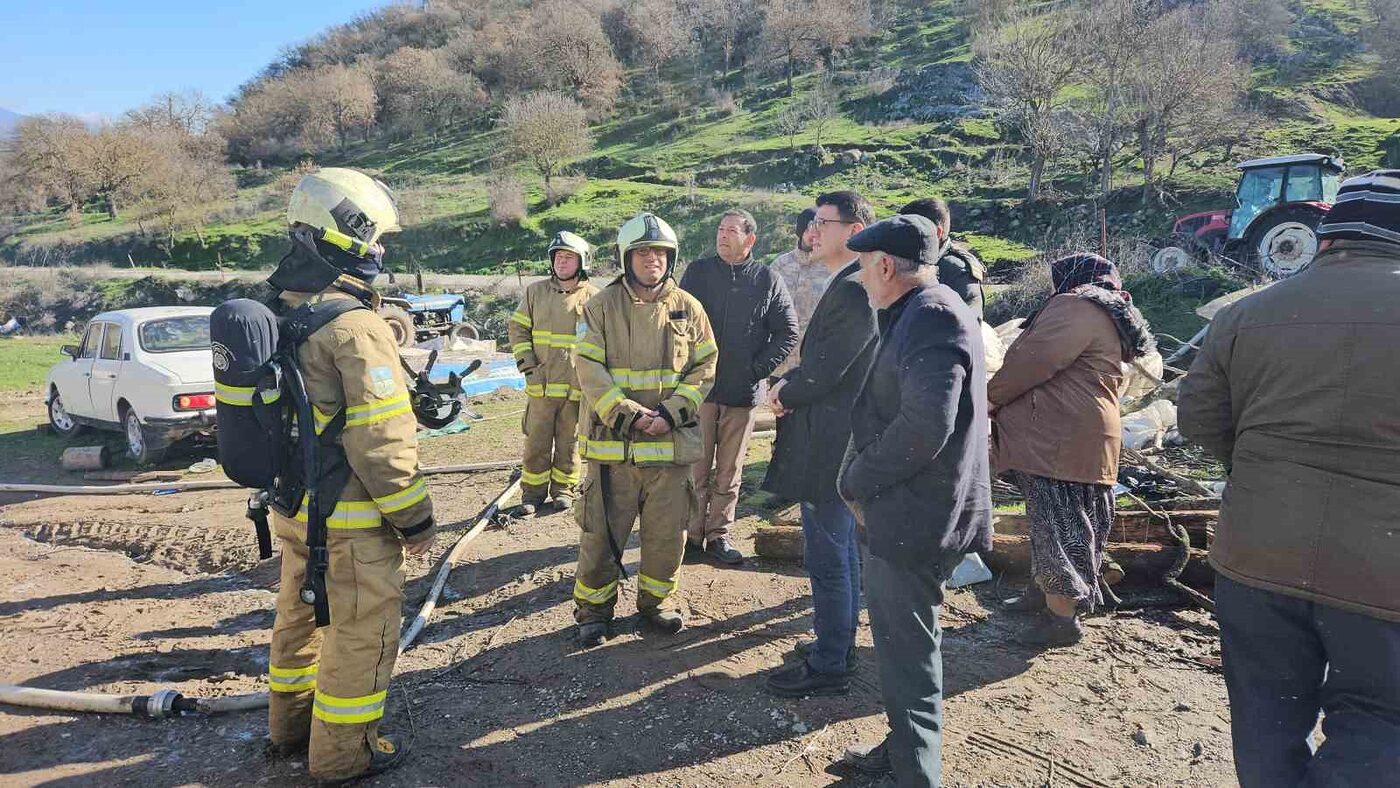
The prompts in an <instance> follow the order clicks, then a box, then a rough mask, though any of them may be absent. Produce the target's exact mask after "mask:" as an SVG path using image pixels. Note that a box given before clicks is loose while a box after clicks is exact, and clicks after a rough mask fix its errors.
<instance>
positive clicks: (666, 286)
mask: <svg viewBox="0 0 1400 788" xmlns="http://www.w3.org/2000/svg"><path fill="white" fill-rule="evenodd" d="M613 284H621V285H622V286H623V287H624V288H626V289H627V295H629V296H631V297H632V302H633V303H637V304H644V303H650V302H648V301H647V300H646V299H644V298H642V297H641V296H639V295H637V291H636V290H633V289H632V283H631V282H630V281H628V279H627V275H626V274H623V275H622V276H619V277H618V278H617V279H616V280H615V281H614V282H613ZM675 289H676V280H675V278H674V277H669V276H668V277H666V278H665V279H663V280H662V281H661V292H659V293H657V294H656V300H657V301H660V300H661V299H663V298H665V297H666V296H668V295H670V294H671V291H672V290H675Z"/></svg>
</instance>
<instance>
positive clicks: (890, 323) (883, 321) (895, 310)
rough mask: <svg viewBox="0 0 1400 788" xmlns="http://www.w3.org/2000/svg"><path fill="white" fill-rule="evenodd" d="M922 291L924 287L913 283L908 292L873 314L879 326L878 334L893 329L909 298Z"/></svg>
mask: <svg viewBox="0 0 1400 788" xmlns="http://www.w3.org/2000/svg"><path fill="white" fill-rule="evenodd" d="M922 292H924V288H923V287H922V286H920V285H915V286H913V287H911V288H909V292H907V293H905V294H904V295H902V296H900V297H899V298H898V299H897V300H896V301H895V302H894V303H893V304H890V305H889V306H887V307H885V308H884V309H881V310H880V311H879V312H878V313H877V314H876V315H875V320H876V322H877V323H878V324H879V326H880V336H885V335H886V334H888V333H889V332H890V331H891V330H893V329H894V326H895V324H896V323H898V322H899V318H900V317H901V316H902V315H903V314H904V308H905V307H907V306H909V301H910V299H912V298H913V297H914V296H916V295H918V294H919V293H922Z"/></svg>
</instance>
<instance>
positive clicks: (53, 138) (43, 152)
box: [12, 115, 92, 222]
mask: <svg viewBox="0 0 1400 788" xmlns="http://www.w3.org/2000/svg"><path fill="white" fill-rule="evenodd" d="M90 134H91V132H90V131H88V128H87V126H85V125H84V124H83V122H82V121H81V120H78V119H77V118H75V117H72V116H69V115H38V116H31V117H26V118H24V119H23V120H21V121H20V122H19V124H18V125H17V126H16V127H15V135H14V142H13V146H14V147H13V151H14V153H13V159H12V162H13V164H12V166H13V167H14V170H15V177H17V178H20V179H22V180H23V182H24V184H25V186H26V187H27V188H28V189H30V190H31V191H32V192H33V193H34V194H36V195H40V199H42V200H44V201H47V200H49V199H53V200H56V201H57V202H58V203H59V205H61V206H62V207H63V208H64V210H66V211H67V212H68V216H69V219H70V220H71V221H74V222H77V220H78V217H79V215H80V214H81V211H82V205H83V203H84V202H85V201H86V200H87V199H88V197H90V196H91V195H92V182H91V181H90V180H89V178H88V173H87V170H86V168H85V166H84V163H85V156H86V146H87V138H88V136H89V135H90Z"/></svg>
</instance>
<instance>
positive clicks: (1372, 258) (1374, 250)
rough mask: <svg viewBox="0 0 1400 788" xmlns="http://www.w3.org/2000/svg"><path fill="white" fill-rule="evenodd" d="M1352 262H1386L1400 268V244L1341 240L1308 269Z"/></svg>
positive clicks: (1333, 243)
mask: <svg viewBox="0 0 1400 788" xmlns="http://www.w3.org/2000/svg"><path fill="white" fill-rule="evenodd" d="M1362 258H1369V259H1362ZM1350 262H1368V263H1372V262H1385V263H1389V264H1392V265H1396V266H1398V267H1400V244H1393V243H1388V242H1386V241H1363V240H1361V239H1359V238H1339V239H1337V240H1335V241H1333V242H1332V245H1331V246H1329V247H1327V249H1325V250H1324V251H1322V252H1320V253H1319V254H1318V255H1317V257H1316V258H1314V259H1313V261H1312V263H1311V264H1309V265H1308V268H1317V267H1319V266H1325V265H1335V264H1337V263H1350ZM1303 270H1305V271H1306V270H1307V269H1306V268H1305V269H1303Z"/></svg>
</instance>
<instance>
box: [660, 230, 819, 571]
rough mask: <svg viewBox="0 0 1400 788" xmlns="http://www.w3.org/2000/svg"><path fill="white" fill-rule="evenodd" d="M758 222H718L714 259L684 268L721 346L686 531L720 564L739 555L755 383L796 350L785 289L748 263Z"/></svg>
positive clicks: (685, 282) (690, 547)
mask: <svg viewBox="0 0 1400 788" xmlns="http://www.w3.org/2000/svg"><path fill="white" fill-rule="evenodd" d="M757 241H758V223H757V222H755V221H754V218H753V214H751V213H749V212H748V211H745V210H742V209H738V208H734V209H730V210H728V211H725V212H724V215H723V216H721V217H720V222H719V229H718V230H717V231H716V232H715V251H716V255H715V256H714V257H706V258H703V259H700V260H696V261H695V262H693V263H691V264H690V266H689V267H687V268H686V269H685V275H684V276H682V277H681V289H683V290H685V291H687V292H689V293H690V294H691V295H693V296H695V297H696V298H697V299H698V300H699V301H700V304H701V306H703V307H705V314H707V315H709V316H710V323H711V325H712V326H713V327H714V331H715V340H716V341H717V342H718V343H719V369H718V371H717V372H716V373H715V386H714V388H713V389H711V390H710V394H709V396H708V397H706V398H705V403H704V404H703V405H701V406H700V434H701V439H702V444H701V454H700V461H699V462H697V463H695V465H694V466H693V467H692V472H691V479H692V481H693V482H694V483H695V492H696V496H697V497H698V498H699V501H700V505H699V506H698V507H697V508H696V511H695V514H694V516H693V517H691V520H690V523H689V526H688V529H687V530H688V531H689V535H688V539H687V540H686V549H687V552H689V553H691V554H692V555H697V556H698V555H699V554H702V553H703V554H704V555H707V556H709V557H710V558H711V559H713V560H715V561H718V562H720V563H722V564H730V565H733V564H738V563H740V562H742V561H743V559H744V556H743V554H741V553H740V552H739V551H738V550H737V549H735V548H734V545H733V544H732V543H731V542H730V540H729V529H730V527H731V526H733V525H734V517H735V514H736V512H737V509H738V503H739V484H740V480H741V476H742V472H743V469H744V456H745V455H746V454H747V453H748V448H749V436H750V435H752V434H753V425H754V417H755V414H754V406H755V405H757V404H758V388H759V384H760V383H761V382H762V381H764V380H765V379H766V378H767V377H768V376H769V375H771V374H773V370H775V369H777V367H778V364H779V363H781V362H782V360H783V359H784V358H787V355H788V353H790V352H792V349H793V347H794V346H795V345H796V344H797V317H796V315H795V314H794V313H793V309H792V300H791V299H790V298H789V297H788V292H787V288H786V287H784V286H783V283H782V281H781V280H780V279H778V277H776V276H774V275H773V272H772V271H770V270H769V269H768V267H767V266H765V265H761V264H759V263H757V262H755V261H754V259H753V247H754V244H755V243H756V242H757Z"/></svg>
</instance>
